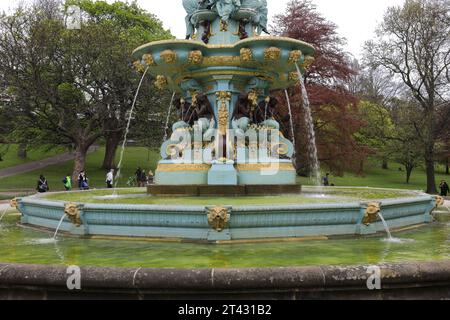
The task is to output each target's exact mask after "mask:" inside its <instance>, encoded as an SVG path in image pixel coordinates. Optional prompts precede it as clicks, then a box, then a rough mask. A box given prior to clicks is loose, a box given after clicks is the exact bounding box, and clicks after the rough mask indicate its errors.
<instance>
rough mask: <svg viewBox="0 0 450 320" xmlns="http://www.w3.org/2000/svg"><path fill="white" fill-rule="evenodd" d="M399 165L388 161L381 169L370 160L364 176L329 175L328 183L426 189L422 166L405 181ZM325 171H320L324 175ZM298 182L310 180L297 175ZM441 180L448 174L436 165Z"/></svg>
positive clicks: (403, 172) (342, 185)
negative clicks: (386, 165) (409, 179)
mask: <svg viewBox="0 0 450 320" xmlns="http://www.w3.org/2000/svg"><path fill="white" fill-rule="evenodd" d="M400 167H401V165H399V164H396V163H390V164H389V169H388V170H383V169H381V166H380V164H379V163H378V162H375V161H370V162H369V164H368V166H367V167H366V168H365V170H366V171H365V175H364V176H357V175H355V174H353V173H346V174H345V175H344V176H343V177H337V176H333V175H330V183H332V184H334V185H335V186H337V187H338V186H341V187H348V186H360V187H373V188H392V189H409V190H420V191H425V190H426V181H427V180H426V179H427V176H426V172H425V170H424V168H417V169H415V170H414V171H413V173H412V176H411V181H410V183H409V184H407V183H406V173H405V171H404V169H402V170H403V171H399V168H400ZM325 173H326V172H322V174H323V175H325ZM297 180H298V183H300V184H302V185H310V184H312V183H311V180H310V179H308V178H304V177H299V178H298V179H297ZM441 180H447V181H449V180H450V176H449V175H445V169H444V167H443V166H436V183H437V184H439V182H440V181H441Z"/></svg>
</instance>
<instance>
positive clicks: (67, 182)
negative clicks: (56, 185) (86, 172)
mask: <svg viewBox="0 0 450 320" xmlns="http://www.w3.org/2000/svg"><path fill="white" fill-rule="evenodd" d="M62 182H63V184H64V188H65V189H66V191H70V190H72V177H71V176H70V174H67V176H66V177H65V178H64V180H63V181H62Z"/></svg>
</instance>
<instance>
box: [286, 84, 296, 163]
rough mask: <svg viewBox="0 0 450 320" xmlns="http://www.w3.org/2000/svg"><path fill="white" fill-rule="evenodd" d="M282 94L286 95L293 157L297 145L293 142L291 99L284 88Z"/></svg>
mask: <svg viewBox="0 0 450 320" xmlns="http://www.w3.org/2000/svg"><path fill="white" fill-rule="evenodd" d="M284 94H285V95H286V101H287V105H288V110H289V121H290V125H291V135H292V144H293V145H294V158H295V154H296V152H297V145H296V143H295V132H294V119H293V118H292V108H291V100H290V99H289V93H288V92H287V90H284Z"/></svg>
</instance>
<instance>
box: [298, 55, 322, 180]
mask: <svg viewBox="0 0 450 320" xmlns="http://www.w3.org/2000/svg"><path fill="white" fill-rule="evenodd" d="M295 67H296V68H297V72H298V78H299V82H300V88H301V91H302V92H301V93H302V102H303V108H304V109H305V122H306V127H307V130H308V141H309V143H308V146H309V152H308V154H309V158H310V162H311V166H312V178H313V179H314V180H315V183H316V185H318V186H320V185H321V184H322V183H321V179H320V163H319V157H318V152H317V143H316V132H315V130H314V121H313V118H312V114H311V105H310V102H309V97H308V92H307V91H306V87H305V82H304V81H303V76H302V73H301V72H300V68H299V66H298V64H297V63H296V64H295Z"/></svg>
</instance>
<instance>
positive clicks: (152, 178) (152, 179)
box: [147, 170, 155, 184]
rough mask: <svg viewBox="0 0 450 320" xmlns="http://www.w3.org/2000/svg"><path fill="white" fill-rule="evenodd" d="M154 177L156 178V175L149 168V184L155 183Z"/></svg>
mask: <svg viewBox="0 0 450 320" xmlns="http://www.w3.org/2000/svg"><path fill="white" fill-rule="evenodd" d="M154 179H155V175H154V173H153V171H152V170H149V171H148V177H147V183H148V184H153V182H154Z"/></svg>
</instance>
